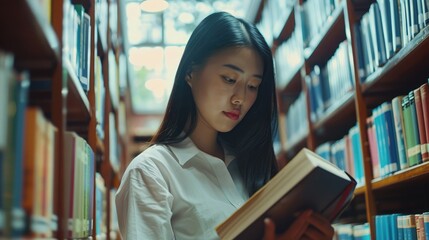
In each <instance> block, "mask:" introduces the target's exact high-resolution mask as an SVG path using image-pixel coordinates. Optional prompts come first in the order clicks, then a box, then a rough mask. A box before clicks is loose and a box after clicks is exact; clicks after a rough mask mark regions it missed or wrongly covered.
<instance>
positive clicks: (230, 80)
mask: <svg viewBox="0 0 429 240" xmlns="http://www.w3.org/2000/svg"><path fill="white" fill-rule="evenodd" d="M222 78H223V80H224V81H225V82H226V83H229V84H233V83H235V82H236V81H235V80H234V79H232V78H229V77H225V76H222Z"/></svg>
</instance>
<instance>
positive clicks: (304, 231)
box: [264, 210, 334, 240]
mask: <svg viewBox="0 0 429 240" xmlns="http://www.w3.org/2000/svg"><path fill="white" fill-rule="evenodd" d="M264 222H265V233H264V240H282V239H284V240H286V239H294V240H298V239H315V240H328V239H329V240H331V239H332V238H333V236H334V228H333V227H332V226H331V223H330V222H329V221H328V220H327V219H326V218H324V217H323V216H321V215H320V214H318V213H315V212H313V211H312V210H306V211H304V212H302V213H301V214H300V215H299V216H298V217H297V218H296V219H295V221H294V222H293V223H292V225H291V226H290V227H289V228H288V229H287V230H286V231H285V232H284V233H282V234H280V235H276V231H275V228H276V226H275V224H274V222H273V221H272V220H271V219H269V218H267V219H265V221H264Z"/></svg>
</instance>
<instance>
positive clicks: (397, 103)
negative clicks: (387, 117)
mask: <svg viewBox="0 0 429 240" xmlns="http://www.w3.org/2000/svg"><path fill="white" fill-rule="evenodd" d="M402 98H403V96H397V97H395V98H393V99H392V113H393V120H394V125H395V131H396V144H397V147H398V157H399V168H400V169H405V168H407V167H408V159H407V150H406V149H407V146H406V145H405V139H404V117H403V116H404V115H403V112H402V106H401V104H402Z"/></svg>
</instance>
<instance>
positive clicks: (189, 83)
mask: <svg viewBox="0 0 429 240" xmlns="http://www.w3.org/2000/svg"><path fill="white" fill-rule="evenodd" d="M185 80H186V82H187V83H188V85H189V86H190V87H192V81H191V80H192V72H188V73H187V74H186V77H185Z"/></svg>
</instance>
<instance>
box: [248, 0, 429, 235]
mask: <svg viewBox="0 0 429 240" xmlns="http://www.w3.org/2000/svg"><path fill="white" fill-rule="evenodd" d="M276 2H277V1H276V0H266V1H261V5H260V7H259V10H258V13H257V15H256V18H255V22H256V24H257V25H258V24H259V23H260V22H264V21H270V16H269V14H266V13H265V10H264V9H265V8H272V5H273V4H276ZM320 2H322V1H319V2H317V1H312V0H296V1H288V7H287V8H285V9H283V12H284V14H285V15H286V16H287V18H286V20H285V21H284V26H283V28H282V30H281V32H280V33H273V32H272V31H271V32H270V31H264V29H262V30H261V32H263V33H265V35H264V37H266V38H267V39H269V41H268V42H272V43H273V44H272V51H273V54H274V56H276V52H277V51H278V50H279V49H281V46H282V45H288V44H289V43H288V41H290V40H291V39H293V35H294V34H298V35H299V36H300V37H301V42H300V44H298V46H295V47H296V48H300V49H301V50H302V54H301V56H300V57H301V58H303V59H304V61H303V64H298V66H297V67H296V68H291V67H289V66H285V67H283V66H282V67H277V69H283V68H286V69H287V72H286V73H281V74H279V72H278V73H277V76H280V77H281V78H282V79H277V81H278V82H279V84H277V88H278V101H279V112H280V119H279V124H280V126H279V131H280V133H279V135H280V137H281V145H282V150H281V152H282V154H283V155H281V156H279V161H282V159H286V161H287V160H289V159H291V158H292V157H293V156H294V155H295V154H296V153H297V152H298V151H299V149H301V148H302V147H307V148H310V149H312V150H316V151H317V150H320V149H321V147H323V145H325V146H326V143H329V144H328V145H329V147H330V149H329V154H333V152H334V151H335V153H338V149H336V150H333V149H334V147H333V146H334V144H335V145H336V146H338V145H339V144H340V143H343V144H348V142H352V143H353V140H352V134H351V133H354V134H356V133H357V138H355V140H354V141H355V142H354V143H355V144H357V145H356V147H353V146H352V147H350V148H352V149H356V150H354V152H353V151H351V154H355V153H356V152H359V154H360V157H359V158H358V157H357V156H354V155H352V156H353V158H354V162H353V164H356V162H360V165H361V167H360V168H361V169H362V174H363V176H362V180H361V184H360V185H359V186H358V188H357V189H356V191H355V199H354V200H353V202H352V204H351V206H350V209H349V211H347V212H345V214H344V216H343V217H342V219H340V222H345V223H353V224H361V223H364V222H366V223H367V226H369V228H368V229H369V230H368V231H369V235H370V236H371V239H376V237H378V236H376V229H378V228H379V225H378V223H377V222H376V219H378V217H379V216H381V215H393V214H396V213H401V214H404V215H409V214H410V215H411V214H421V213H423V212H427V211H428V210H429V205H428V204H427V199H428V197H429V196H428V194H427V192H428V191H427V190H428V187H429V185H428V184H427V181H428V178H429V170H428V164H427V162H424V161H421V162H420V163H419V164H417V165H414V166H411V167H407V168H403V169H402V168H400V169H396V170H388V171H390V172H387V173H382V175H381V176H376V174H380V173H379V172H378V170H377V169H378V168H379V166H378V165H376V164H380V163H376V162H375V159H378V157H377V156H375V155H374V153H373V152H372V150H373V148H374V147H373V145H371V140H372V139H370V135H369V126H368V125H367V120H368V118H369V117H371V116H372V115H374V114H375V113H376V109H377V108H378V106H380V105H381V104H383V103H386V102H387V103H390V102H391V100H392V99H393V98H395V97H396V96H400V95H408V94H409V93H410V92H411V91H413V90H415V89H417V88H419V87H420V86H422V85H423V84H425V83H427V82H428V77H429V71H428V70H427V66H428V64H429V59H428V58H427V55H428V53H429V38H428V37H429V35H428V34H429V28H428V24H427V22H428V21H427V20H426V22H424V19H423V20H422V21H420V22H418V23H420V24H419V31H416V32H414V33H412V35H407V36H406V37H407V39H406V41H405V40H404V39H403V33H404V32H408V31H411V30H407V29H408V26H406V27H405V30H404V29H402V28H401V29H400V30H401V31H400V32H401V34H402V35H401V44H402V45H401V46H400V47H399V48H398V49H396V51H392V52H391V53H390V56H389V57H386V58H387V59H385V60H384V61H383V60H382V53H380V51H381V50H380V48H377V45H375V44H376V43H377V44H380V39H379V38H369V43H370V44H374V45H373V46H372V47H374V46H375V47H374V49H375V51H377V53H374V52H372V54H373V56H378V57H379V58H378V59H375V58H373V59H374V60H371V61H373V62H372V63H371V64H373V65H374V66H372V68H371V66H370V67H368V64H369V63H367V62H365V61H364V60H365V54H368V55H369V53H363V51H369V50H367V48H368V47H367V46H368V45H367V44H365V43H362V42H360V41H364V40H362V39H365V37H366V36H365V34H366V35H370V34H368V33H367V32H366V29H363V27H362V26H363V25H364V23H365V22H364V21H368V20H367V18H370V17H368V16H370V13H371V12H372V11H373V13H371V14H373V15H374V16H376V15H375V14H377V10H374V9H376V7H374V6H375V5H377V6H378V4H380V6H378V7H379V10H378V11H380V13H381V11H382V9H383V8H382V7H385V6H388V7H392V8H393V5H392V6H390V5H382V4H383V2H382V1H376V0H341V1H325V2H324V3H323V6H322V5H320V4H322V3H320ZM401 2H402V1H398V4H401ZM388 4H392V2H391V1H388ZM410 4H411V3H410ZM416 4H417V3H416ZM326 6H328V7H326ZM329 6H331V7H332V8H329ZM419 8H421V11H425V9H426V10H427V6H425V5H419ZM416 9H417V5H416ZM307 15H310V16H311V18H313V19H316V20H314V21H312V19H310V18H309V17H307ZM374 16H372V17H373V19H377V18H376V17H374ZM392 16H393V15H392ZM399 17H401V15H400V14H399ZM409 17H410V18H412V17H413V15H411V14H410V15H409ZM380 19H382V18H381V17H380ZM372 21H374V22H373V23H372V24H373V25H374V26H376V23H380V25H381V26H382V27H383V25H382V23H383V21H382V20H379V21H380V22H376V20H372ZM392 21H393V20H392ZM369 22H370V23H371V20H369ZM384 24H386V23H385V22H384ZM266 25H267V24H266V23H264V24H260V25H259V27H260V29H261V28H263V27H264V26H266ZM368 26H369V30H371V27H373V26H371V25H368ZM376 27H377V26H376ZM376 27H374V28H375V29H377V28H376ZM369 30H368V31H369ZM378 30H379V31H380V32H382V30H380V29H378ZM267 32H268V33H271V35H270V34H268V35H267V34H266V33H267ZM362 32H363V33H362ZM369 32H370V31H369ZM392 32H393V33H392V34H394V30H392ZM411 32H412V31H411ZM383 36H384V37H383V39H386V41H389V37H385V35H383ZM386 36H389V35H386ZM376 40H377V42H375V41H376ZM382 44H384V42H382ZM343 45H344V46H343ZM342 47H343V50H341V51H342V52H341V54H346V55H347V57H346V58H344V59H347V61H341V60H340V57H339V56H337V52H338V51H340V50H339V49H341V48H342ZM385 47H386V46H385ZM292 50H294V49H292V48H289V51H292ZM387 52H388V48H387V47H386V54H387ZM294 54H295V53H289V55H288V54H287V51H286V53H285V54H283V55H281V56H279V57H277V56H276V60H275V61H276V62H280V64H284V65H286V64H287V63H284V62H286V61H287V59H288V58H294V57H296V56H294ZM341 54H338V55H341ZM331 59H333V62H334V64H338V65H337V66H341V65H340V64H341V62H348V63H349V68H350V70H349V73H342V71H340V70H341V69H342V68H334V69H338V71H339V72H340V73H339V75H338V76H336V75H335V74H336V73H332V72H335V71H330V70H329V66H330V64H331V63H330V62H331ZM376 61H378V62H376ZM339 62H340V63H339ZM276 64H277V63H276ZM287 67H289V68H287ZM319 68H320V70H319ZM324 68H326V69H328V70H326V71H327V72H328V75H323V74H324V73H323V71H324ZM362 69H363V70H362ZM278 71H279V70H278ZM319 71H320V72H319ZM314 76H316V78H314ZM331 76H332V77H331ZM347 76H349V78H350V79H349V80H351V81H350V82H347V81H348V77H347ZM333 78H335V80H336V81H340V84H339V85H344V84H351V87H349V88H344V89H342V88H341V87H338V86H336V88H335V87H334V88H332V86H329V87H331V88H330V90H331V91H332V90H335V91H334V93H335V92H340V93H341V94H340V95H338V96H336V97H335V98H334V99H331V100H332V101H331V102H328V103H329V104H326V102H325V100H326V99H324V98H322V97H325V96H326V93H325V92H322V93H323V94H322V97H320V96H318V95H317V94H318V92H317V91H318V90H317V88H316V87H319V86H318V85H317V84H319V83H320V82H321V83H320V84H322V85H323V84H326V81H327V82H328V83H329V84H332V82H329V81H330V80H331V79H333ZM326 79H328V80H326ZM341 81H342V82H341ZM335 83H336V82H335V81H334V82H333V84H335ZM329 84H328V85H329ZM314 86H316V87H314ZM322 87H323V86H322ZM315 89H316V90H315ZM322 91H326V89H323V90H322ZM301 93H302V94H304V95H305V99H306V104H305V105H302V108H303V109H304V111H305V112H306V115H305V119H300V120H299V122H304V123H303V125H304V127H306V128H307V131H306V133H304V134H302V132H297V133H293V130H294V129H295V128H293V129H288V127H287V126H286V127H285V125H287V124H285V122H287V121H288V119H287V117H286V116H287V114H288V113H289V111H293V110H294V109H293V105H294V103H295V102H296V101H297V99H299V97H298V96H299V95H300V94H301ZM320 98H322V99H320ZM328 100H329V99H328ZM321 101H323V102H321ZM320 106H321V107H320ZM318 107H320V109H322V111H320V112H318V110H320V109H318ZM392 111H393V110H392ZM293 116H297V114H295V115H293ZM386 121H387V120H386ZM392 121H393V120H392ZM424 121H428V120H426V119H424ZM395 128H397V127H395ZM352 129H354V130H353V131H352ZM288 131H292V134H291V133H290V132H288ZM404 131H405V130H404ZM423 131H424V130H423ZM286 133H287V134H286ZM379 134H381V133H379ZM396 134H398V133H397V132H395V135H396ZM403 134H405V133H403ZM401 135H402V134H401ZM423 135H424V134H423ZM354 136H356V135H354ZM341 140H343V141H344V142H345V143H344V142H342V141H341ZM377 141H381V140H379V139H376V144H378V142H377ZM395 144H396V142H395ZM340 146H341V145H340ZM345 146H346V148H347V146H348V145H345ZM383 147H384V146H383V145H381V148H383ZM381 148H380V149H381ZM339 149H340V150H341V149H344V148H339ZM383 149H384V148H383ZM390 149H392V148H389V151H390ZM422 149H423V147H422ZM380 151H381V150H380ZM398 151H400V150H398ZM340 153H343V154H344V155H346V156H349V155H347V150H344V152H340ZM376 153H378V152H376ZM396 154H398V155H399V153H398V152H397V153H396ZM405 154H406V153H405ZM329 156H331V155H329ZM378 156H384V155H383V154H381V153H379V154H378ZM335 157H337V155H335ZM335 157H333V158H332V159H337V158H338V157H337V158H335ZM384 158H385V157H384ZM392 158H393V157H392ZM407 158H408V156H407ZM356 159H360V160H359V161H357V160H356ZM380 159H381V158H380ZM388 160H389V159H388ZM335 161H338V160H335ZM380 161H381V160H380ZM383 161H386V160H383ZM336 163H338V162H336ZM346 167H347V164H346ZM346 170H348V169H346ZM353 171H354V170H353ZM356 171H357V170H356ZM381 171H385V170H383V169H382V170H381ZM383 174H384V175H383ZM410 198H412V200H410ZM410 201H411V202H413V204H414V203H415V204H414V205H413V204H410ZM377 221H378V220H377ZM379 230H380V229H378V230H377V232H378V233H379V232H381V231H383V230H381V231H379Z"/></svg>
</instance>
